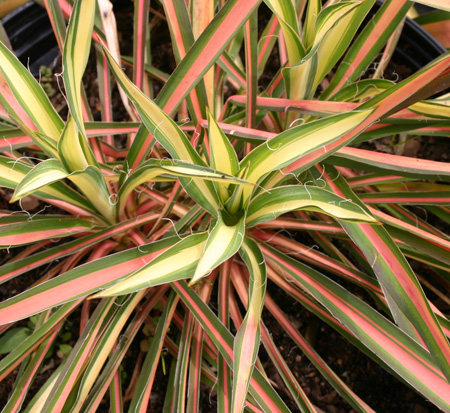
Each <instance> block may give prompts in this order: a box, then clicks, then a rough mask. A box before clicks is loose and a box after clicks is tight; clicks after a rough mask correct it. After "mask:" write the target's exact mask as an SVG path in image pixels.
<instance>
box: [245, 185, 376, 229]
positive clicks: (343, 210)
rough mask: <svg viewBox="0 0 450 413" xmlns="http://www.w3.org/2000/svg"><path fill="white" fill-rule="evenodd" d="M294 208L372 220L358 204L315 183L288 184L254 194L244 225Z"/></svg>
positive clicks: (343, 217)
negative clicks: (314, 184)
mask: <svg viewBox="0 0 450 413" xmlns="http://www.w3.org/2000/svg"><path fill="white" fill-rule="evenodd" d="M295 209H307V210H316V211H320V212H324V213H326V214H328V215H331V216H334V217H336V218H338V217H339V218H340V219H344V220H349V221H363V222H370V223H376V220H375V218H373V217H372V216H370V214H367V213H366V211H364V210H363V209H362V208H361V207H360V206H359V205H356V204H353V203H352V202H349V201H348V199H346V198H342V197H339V196H337V195H335V194H333V193H332V192H330V191H326V190H325V189H321V188H318V187H316V186H311V187H309V186H306V185H304V186H298V185H295V186H294V185H288V186H283V187H280V188H274V189H271V190H270V191H268V192H263V193H262V194H260V195H258V196H257V197H255V198H254V199H253V200H252V201H251V202H250V204H249V206H248V212H247V220H246V223H247V226H249V227H250V226H254V225H257V224H259V223H262V222H267V221H271V220H272V219H275V218H277V217H278V216H279V215H281V214H283V213H285V212H289V211H293V210H295Z"/></svg>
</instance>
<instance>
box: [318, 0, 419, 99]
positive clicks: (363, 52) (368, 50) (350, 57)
mask: <svg viewBox="0 0 450 413" xmlns="http://www.w3.org/2000/svg"><path fill="white" fill-rule="evenodd" d="M410 7H411V4H410V2H409V1H407V0H395V1H394V0H388V1H386V2H385V4H384V5H383V7H382V8H381V9H380V10H379V12H378V13H377V14H376V16H375V17H374V18H373V19H372V22H371V23H373V24H368V25H367V26H366V27H365V29H364V30H363V32H362V33H361V35H360V36H359V37H358V39H357V40H356V42H355V43H354V44H353V46H352V47H351V48H350V50H349V51H348V53H347V55H346V56H345V57H344V59H343V61H342V63H341V64H340V66H339V68H338V70H337V72H336V74H335V75H334V77H333V80H332V82H331V84H330V86H329V87H328V88H327V89H326V91H325V92H324V93H323V94H322V99H325V98H326V97H329V96H330V95H331V94H333V93H336V91H338V90H340V89H341V88H342V87H343V86H345V85H346V84H347V83H351V82H353V81H355V80H356V79H358V77H360V76H361V73H362V72H363V71H364V70H365V69H366V67H367V66H368V65H369V64H370V63H371V62H372V60H373V59H374V58H375V57H376V55H377V54H378V53H379V51H380V50H381V48H382V47H383V46H384V45H385V43H386V41H387V40H388V38H389V36H390V35H391V34H392V32H393V30H394V29H395V28H396V27H397V26H398V23H399V22H400V21H401V19H402V18H403V17H404V16H405V15H406V13H407V11H408V10H409V8H410Z"/></svg>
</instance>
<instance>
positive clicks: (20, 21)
mask: <svg viewBox="0 0 450 413" xmlns="http://www.w3.org/2000/svg"><path fill="white" fill-rule="evenodd" d="M2 23H3V27H4V28H5V31H6V34H7V35H8V37H9V40H10V42H11V46H12V48H13V51H14V53H15V54H16V56H17V57H18V59H19V60H20V61H21V62H22V63H23V64H24V65H25V66H26V67H28V68H29V69H30V71H31V73H33V75H34V76H38V75H39V68H40V67H41V66H42V65H43V66H47V67H54V65H55V63H56V59H57V57H58V55H59V48H58V44H57V42H56V39H55V36H54V34H53V29H52V26H51V24H50V20H49V19H48V15H47V12H46V11H45V9H43V8H42V7H40V6H39V5H37V4H36V3H33V2H30V3H26V4H24V5H23V6H21V7H19V8H18V9H16V10H14V11H13V12H12V13H10V14H8V15H7V16H5V17H4V18H3V19H2Z"/></svg>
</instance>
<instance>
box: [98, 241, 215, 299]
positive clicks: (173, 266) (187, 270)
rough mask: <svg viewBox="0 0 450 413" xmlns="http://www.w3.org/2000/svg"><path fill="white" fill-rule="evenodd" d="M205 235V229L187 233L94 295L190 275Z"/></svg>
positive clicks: (136, 288) (123, 290)
mask: <svg viewBox="0 0 450 413" xmlns="http://www.w3.org/2000/svg"><path fill="white" fill-rule="evenodd" d="M206 239H207V234H206V233H200V234H193V235H188V236H187V237H186V238H183V239H182V240H181V241H179V242H178V243H176V244H175V245H173V246H172V247H171V248H169V249H168V250H167V251H165V252H163V253H162V254H161V255H159V257H157V258H155V259H154V260H153V261H152V262H150V263H149V264H147V265H144V266H143V267H142V268H141V269H140V270H139V271H135V272H134V273H133V274H132V275H131V276H130V277H129V278H126V279H124V280H123V281H121V282H118V283H116V284H115V285H113V286H111V287H109V288H107V289H105V290H102V291H100V292H99V293H98V294H96V295H95V296H94V298H98V297H108V296H113V295H122V294H128V293H130V292H134V291H137V290H140V289H142V288H146V287H152V286H155V285H159V284H165V283H167V282H172V281H175V280H181V279H183V278H189V277H192V275H193V273H194V271H195V268H196V266H197V263H198V261H199V259H200V257H201V256H202V253H203V249H204V246H205V243H206ZM143 249H146V247H143Z"/></svg>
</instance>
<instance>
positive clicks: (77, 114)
mask: <svg viewBox="0 0 450 413" xmlns="http://www.w3.org/2000/svg"><path fill="white" fill-rule="evenodd" d="M95 4H96V1H95V0H77V1H76V2H75V4H74V8H73V10H72V14H71V16H70V21H69V26H68V28H67V35H66V41H65V44H64V52H63V66H64V72H63V76H64V86H65V87H66V94H67V102H68V104H69V109H70V113H71V114H72V116H73V117H74V119H75V122H76V124H77V126H78V129H79V130H80V132H81V133H82V134H83V135H85V128H84V120H83V111H82V99H81V87H82V82H81V81H82V78H83V74H84V71H85V69H86V65H87V61H88V58H89V51H90V48H91V39H92V30H93V27H94V15H95Z"/></svg>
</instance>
